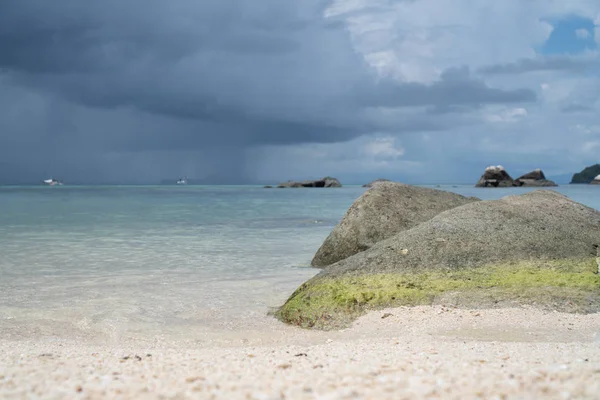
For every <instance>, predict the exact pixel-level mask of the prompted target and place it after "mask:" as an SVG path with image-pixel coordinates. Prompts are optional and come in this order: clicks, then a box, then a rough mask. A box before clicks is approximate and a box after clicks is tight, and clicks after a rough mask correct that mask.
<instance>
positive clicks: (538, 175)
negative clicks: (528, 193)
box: [515, 169, 558, 187]
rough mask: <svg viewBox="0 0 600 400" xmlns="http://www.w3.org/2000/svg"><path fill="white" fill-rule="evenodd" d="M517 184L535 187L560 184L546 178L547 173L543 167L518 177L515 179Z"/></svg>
mask: <svg viewBox="0 0 600 400" xmlns="http://www.w3.org/2000/svg"><path fill="white" fill-rule="evenodd" d="M515 185H516V186H526V187H527V186H534V187H549V186H558V185H557V184H556V183H555V182H554V181H551V180H549V179H546V175H544V172H543V171H542V170H541V169H536V170H534V171H531V172H529V173H527V174H525V175H522V176H520V177H518V178H517V179H516V180H515Z"/></svg>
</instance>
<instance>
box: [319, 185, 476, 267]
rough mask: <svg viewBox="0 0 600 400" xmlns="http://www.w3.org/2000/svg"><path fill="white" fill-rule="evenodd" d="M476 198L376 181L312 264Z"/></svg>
mask: <svg viewBox="0 0 600 400" xmlns="http://www.w3.org/2000/svg"><path fill="white" fill-rule="evenodd" d="M477 200H479V199H477V198H475V197H464V196H461V195H459V194H455V193H451V192H446V191H442V190H435V189H429V188H421V187H417V186H411V185H405V184H402V183H395V182H378V183H377V184H375V185H374V186H373V187H372V188H371V189H369V190H367V191H366V192H365V193H363V195H362V196H360V197H359V198H358V199H357V200H356V201H355V202H354V203H353V204H352V206H351V207H350V209H348V211H347V212H346V215H344V217H343V218H342V220H341V222H340V223H339V224H338V225H337V226H336V227H335V228H334V229H333V231H332V232H331V233H330V234H329V236H328V237H327V239H325V241H324V242H323V244H322V245H321V247H320V248H319V250H318V251H317V253H316V254H315V256H314V258H313V260H312V265H313V266H316V267H325V266H327V265H330V264H333V263H335V262H337V261H340V260H343V259H344V258H347V257H350V256H351V255H354V254H356V253H359V252H361V251H364V250H367V249H368V248H370V247H371V246H373V245H374V244H375V243H377V242H379V241H381V240H384V239H386V238H389V237H391V236H393V235H395V234H396V233H398V232H401V231H403V230H406V229H410V228H412V227H414V226H416V225H418V224H420V223H422V222H424V221H427V220H429V219H431V218H433V217H434V216H436V215H437V214H439V213H441V212H442V211H446V210H448V209H451V208H454V207H458V206H461V205H463V204H467V203H470V202H473V201H477Z"/></svg>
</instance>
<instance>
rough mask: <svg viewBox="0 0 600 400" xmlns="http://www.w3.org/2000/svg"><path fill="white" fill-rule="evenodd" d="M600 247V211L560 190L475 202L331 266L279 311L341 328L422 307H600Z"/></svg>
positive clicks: (288, 317) (297, 320) (289, 318)
mask: <svg viewBox="0 0 600 400" xmlns="http://www.w3.org/2000/svg"><path fill="white" fill-rule="evenodd" d="M599 245H600V212H599V211H598V210H594V209H592V208H589V207H586V206H584V205H582V204H579V203H576V202H574V201H572V200H570V199H569V198H567V197H566V196H563V195H561V194H559V193H556V192H554V191H547V190H538V191H534V192H531V193H527V194H523V195H519V196H509V197H505V198H502V199H500V200H490V201H477V202H471V203H469V204H465V205H463V206H460V207H456V208H453V209H450V210H448V211H445V212H443V213H441V214H438V215H437V216H435V217H433V218H432V219H430V220H428V221H425V222H423V223H422V224H420V225H417V226H415V227H413V228H412V229H409V230H405V231H402V232H400V233H398V234H396V235H394V236H393V237H391V238H389V239H386V240H384V241H381V242H379V243H377V244H375V245H374V246H373V247H371V248H370V249H369V250H367V251H364V252H362V253H359V254H356V255H354V256H352V257H349V258H346V259H344V260H342V261H340V262H338V263H336V264H334V265H331V266H329V267H328V268H326V269H324V270H323V271H321V272H320V273H319V274H318V275H317V276H315V277H314V278H313V279H311V280H309V281H308V282H306V283H305V284H303V285H302V286H301V287H300V288H299V289H298V290H296V292H295V293H294V294H293V295H292V296H291V297H290V298H289V299H288V301H287V302H286V303H285V304H284V305H283V306H282V307H281V308H280V309H279V310H278V316H279V317H280V318H281V319H282V320H284V321H286V322H289V323H293V324H298V325H301V326H305V327H319V328H332V327H339V326H344V325H346V324H347V323H348V322H349V321H351V320H352V319H353V318H355V317H356V316H358V315H360V314H361V313H362V312H364V311H365V310H368V309H373V308H378V307H386V306H401V305H417V304H447V305H454V306H457V307H477V308H487V307H501V306H502V307H504V306H513V307H514V306H518V305H524V304H529V305H534V306H537V307H541V308H544V309H552V310H559V311H567V312H599V311H600V275H598V272H599V271H598V269H599V267H600V266H599V264H600V252H599V250H598V247H599ZM596 257H598V259H597V258H596Z"/></svg>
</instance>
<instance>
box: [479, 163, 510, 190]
mask: <svg viewBox="0 0 600 400" xmlns="http://www.w3.org/2000/svg"><path fill="white" fill-rule="evenodd" d="M514 184H515V183H514V180H513V178H511V177H510V175H509V174H508V172H506V170H505V169H504V167H503V166H501V165H498V166H493V165H492V166H490V167H487V168H486V169H485V172H484V173H483V175H481V178H479V181H478V182H477V184H476V185H475V186H476V187H510V186H514Z"/></svg>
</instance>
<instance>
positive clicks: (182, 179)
mask: <svg viewBox="0 0 600 400" xmlns="http://www.w3.org/2000/svg"><path fill="white" fill-rule="evenodd" d="M177 184H178V185H187V179H185V178H181V179H178V180H177Z"/></svg>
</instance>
